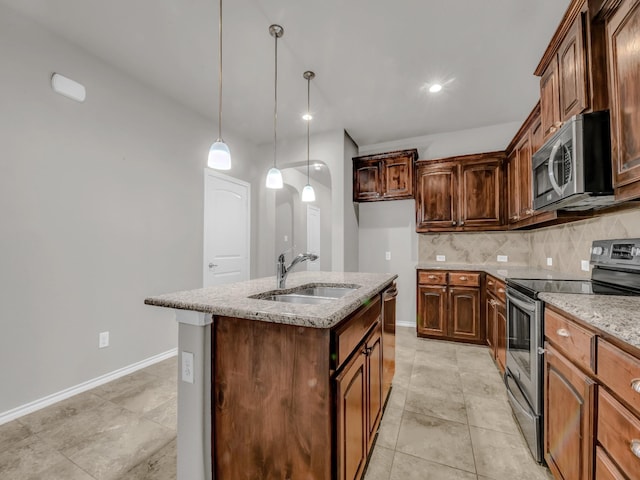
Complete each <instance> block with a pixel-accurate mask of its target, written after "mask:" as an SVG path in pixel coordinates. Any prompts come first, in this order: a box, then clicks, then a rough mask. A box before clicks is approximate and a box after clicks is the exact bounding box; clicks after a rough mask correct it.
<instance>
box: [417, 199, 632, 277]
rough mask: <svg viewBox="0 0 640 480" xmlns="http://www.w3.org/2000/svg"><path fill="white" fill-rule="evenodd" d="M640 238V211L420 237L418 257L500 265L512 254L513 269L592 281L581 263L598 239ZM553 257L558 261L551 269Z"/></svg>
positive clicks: (447, 261) (509, 261)
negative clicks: (518, 228)
mask: <svg viewBox="0 0 640 480" xmlns="http://www.w3.org/2000/svg"><path fill="white" fill-rule="evenodd" d="M610 238H640V208H635V209H633V210H628V211H625V212H621V213H614V214H609V215H604V216H602V217H597V218H593V219H589V220H581V221H579V222H574V223H568V224H565V225H557V226H554V227H547V228H543V229H540V230H535V231H531V232H528V231H521V232H483V233H439V234H420V235H419V243H418V249H419V250H418V259H419V261H420V262H423V263H433V262H435V261H436V255H445V257H446V262H445V263H444V264H443V265H446V263H462V264H465V263H469V264H480V265H496V264H499V263H498V261H497V256H498V255H507V257H508V263H507V264H508V265H529V266H532V267H536V268H545V269H549V270H555V271H560V272H563V273H570V274H574V275H575V276H576V277H585V278H586V277H589V276H590V272H585V271H583V270H582V269H581V261H582V260H589V257H590V254H589V249H590V247H591V242H592V241H593V240H602V239H610ZM547 258H551V259H552V261H553V265H552V266H548V265H547Z"/></svg>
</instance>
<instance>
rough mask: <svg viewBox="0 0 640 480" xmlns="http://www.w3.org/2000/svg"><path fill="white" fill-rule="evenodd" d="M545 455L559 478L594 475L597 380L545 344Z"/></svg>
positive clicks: (579, 478) (577, 479)
mask: <svg viewBox="0 0 640 480" xmlns="http://www.w3.org/2000/svg"><path fill="white" fill-rule="evenodd" d="M546 350H547V352H546V355H545V364H544V367H545V368H544V369H545V375H544V382H545V389H544V403H545V405H544V407H545V408H544V458H545V460H546V461H547V464H548V465H549V468H550V469H551V471H552V472H553V473H554V476H555V477H556V478H563V479H565V480H587V479H592V478H593V424H594V402H595V384H594V383H593V381H592V380H591V379H590V378H589V377H588V376H586V375H585V374H584V373H582V372H581V371H580V370H579V369H578V368H577V367H576V366H574V365H573V364H572V363H571V362H570V361H569V360H567V359H566V358H565V357H564V356H562V355H561V354H560V353H559V352H558V351H557V350H555V349H554V348H553V347H551V346H550V345H549V344H546Z"/></svg>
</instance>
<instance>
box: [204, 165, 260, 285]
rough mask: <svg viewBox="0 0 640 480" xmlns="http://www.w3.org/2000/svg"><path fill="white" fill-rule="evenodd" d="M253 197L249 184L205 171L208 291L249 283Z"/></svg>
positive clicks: (205, 274) (205, 245) (205, 259)
mask: <svg viewBox="0 0 640 480" xmlns="http://www.w3.org/2000/svg"><path fill="white" fill-rule="evenodd" d="M250 193H251V190H250V185H249V184H248V183H246V182H243V181H241V180H237V179H235V178H232V177H228V176H226V175H222V174H220V173H218V172H216V171H214V170H210V169H208V168H206V169H205V175H204V265H203V281H202V283H203V285H204V286H205V287H210V286H213V285H220V284H223V283H232V282H240V281H243V280H249V251H250V243H251V242H250V223H249V222H250V210H249V208H250V202H249V199H250Z"/></svg>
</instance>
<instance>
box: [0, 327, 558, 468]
mask: <svg viewBox="0 0 640 480" xmlns="http://www.w3.org/2000/svg"><path fill="white" fill-rule="evenodd" d="M176 375H177V366H176V359H175V358H172V359H169V360H166V361H164V362H161V363H158V364H156V365H153V366H151V367H148V368H146V369H144V370H140V371H138V372H135V373H133V374H131V375H128V376H126V377H122V378H120V379H118V380H115V381H113V382H111V383H108V384H106V385H103V386H101V387H98V388H96V389H93V390H91V391H89V392H85V393H82V394H80V395H77V396H75V397H73V398H70V399H68V400H65V401H62V402H60V403H57V404H55V405H52V406H50V407H47V408H45V409H43V410H40V411H38V412H35V413H32V414H30V415H27V416H24V417H21V418H19V419H18V420H15V421H13V422H10V423H7V424H5V425H1V426H0V479H2V480H5V479H6V480H9V479H10V480H23V479H24V480H41V479H47V480H58V479H59V480H92V479H97V480H112V479H113V480H116V479H117V480H120V479H122V480H125V479H126V480H175V478H176V440H175V439H176ZM393 383H394V387H393V391H392V394H391V397H390V399H389V403H388V406H387V409H386V411H385V414H384V416H383V419H382V422H381V426H380V431H379V434H378V439H377V443H376V446H375V448H374V451H373V454H372V457H371V460H370V462H369V465H368V467H367V472H366V475H365V480H414V479H415V480H417V479H420V480H490V479H493V480H507V479H508V480H528V479H531V480H548V479H550V478H551V476H550V475H549V474H548V470H547V469H545V468H543V467H540V466H538V465H537V464H536V463H535V462H534V461H533V459H532V458H531V456H530V454H529V450H528V449H527V447H526V445H525V443H524V440H523V439H522V437H521V436H520V433H519V431H518V429H517V427H516V425H515V423H514V421H513V418H512V416H511V410H510V407H509V405H508V403H507V399H506V394H505V390H504V386H503V384H502V381H501V379H500V375H499V373H498V371H497V369H496V367H495V365H494V364H493V361H492V360H491V358H490V357H489V353H488V350H487V349H486V348H485V347H476V346H470V345H462V344H454V343H448V342H440V341H432V340H424V339H418V338H416V337H415V330H413V329H410V328H398V335H397V349H396V376H395V378H394V382H393Z"/></svg>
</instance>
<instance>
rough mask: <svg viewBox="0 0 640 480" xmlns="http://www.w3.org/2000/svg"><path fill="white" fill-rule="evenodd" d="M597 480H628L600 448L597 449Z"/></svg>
mask: <svg viewBox="0 0 640 480" xmlns="http://www.w3.org/2000/svg"><path fill="white" fill-rule="evenodd" d="M595 480H627V477H625V476H624V475H623V474H622V473H620V470H618V467H616V465H615V464H614V463H613V462H612V461H611V459H610V458H609V456H608V455H607V454H606V453H605V451H604V450H603V449H602V448H600V447H596V477H595Z"/></svg>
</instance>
